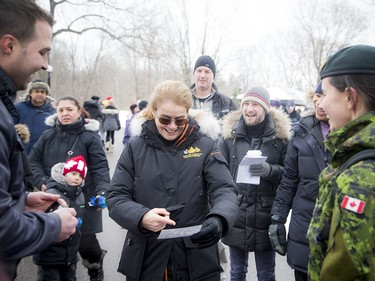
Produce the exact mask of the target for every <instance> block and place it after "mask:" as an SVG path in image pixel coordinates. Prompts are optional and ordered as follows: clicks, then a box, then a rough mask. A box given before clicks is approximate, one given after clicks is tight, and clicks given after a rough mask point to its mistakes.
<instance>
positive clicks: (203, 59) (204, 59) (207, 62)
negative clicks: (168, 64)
mask: <svg viewBox="0 0 375 281" xmlns="http://www.w3.org/2000/svg"><path fill="white" fill-rule="evenodd" d="M200 66H205V67H208V68H209V69H211V71H212V73H213V74H214V77H215V75H216V66H215V62H214V60H213V59H212V58H211V57H210V56H200V57H199V58H198V59H197V61H196V62H195V65H194V71H195V70H196V69H197V68H198V67H200Z"/></svg>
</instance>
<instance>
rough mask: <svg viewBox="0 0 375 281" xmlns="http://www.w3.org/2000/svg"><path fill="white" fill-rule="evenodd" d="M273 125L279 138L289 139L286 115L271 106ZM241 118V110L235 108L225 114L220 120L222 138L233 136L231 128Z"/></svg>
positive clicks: (288, 125)
mask: <svg viewBox="0 0 375 281" xmlns="http://www.w3.org/2000/svg"><path fill="white" fill-rule="evenodd" d="M269 114H270V116H271V119H272V120H273V123H274V125H275V131H276V135H275V136H276V137H277V138H279V139H290V137H291V124H290V120H289V117H288V115H287V114H286V113H285V112H283V111H282V110H280V109H274V108H271V109H270V112H269ZM241 118H242V111H241V110H237V111H234V112H232V113H229V114H228V115H226V116H225V117H224V118H223V120H222V128H223V131H222V133H223V137H224V139H229V138H233V137H234V136H233V129H234V128H235V127H236V125H237V123H238V121H240V119H241Z"/></svg>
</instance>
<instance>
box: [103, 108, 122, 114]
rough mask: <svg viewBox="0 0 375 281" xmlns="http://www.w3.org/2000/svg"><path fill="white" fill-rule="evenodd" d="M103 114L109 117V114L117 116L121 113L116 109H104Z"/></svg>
mask: <svg viewBox="0 0 375 281" xmlns="http://www.w3.org/2000/svg"><path fill="white" fill-rule="evenodd" d="M102 113H103V114H105V115H109V114H112V115H115V114H119V113H120V111H119V110H118V109H115V108H103V109H102Z"/></svg>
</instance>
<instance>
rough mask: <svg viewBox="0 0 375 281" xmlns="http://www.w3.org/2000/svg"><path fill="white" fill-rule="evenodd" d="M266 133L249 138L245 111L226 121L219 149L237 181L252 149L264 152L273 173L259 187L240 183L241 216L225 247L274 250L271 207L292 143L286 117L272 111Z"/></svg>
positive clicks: (276, 111) (233, 115)
mask: <svg viewBox="0 0 375 281" xmlns="http://www.w3.org/2000/svg"><path fill="white" fill-rule="evenodd" d="M265 122H266V125H265V129H264V133H263V135H262V136H261V137H259V138H252V139H249V138H248V137H247V135H246V124H245V121H244V120H243V118H242V113H241V111H236V112H233V113H231V114H230V115H229V116H227V117H225V119H224V122H223V137H222V138H221V139H220V141H219V148H220V150H221V152H222V153H223V155H224V157H225V158H226V160H227V161H228V163H229V169H230V172H231V174H232V176H233V178H234V179H236V178H237V172H238V167H239V164H240V162H241V161H242V159H243V157H244V156H245V155H246V153H247V151H249V150H261V151H262V155H263V156H266V157H267V159H266V162H267V163H268V164H270V165H271V171H270V174H269V175H268V176H267V177H264V178H261V180H260V184H259V185H253V184H245V183H237V187H238V200H239V202H240V208H241V212H240V217H239V219H238V220H237V221H236V223H235V225H234V227H233V228H232V230H231V231H230V232H229V233H228V234H227V235H226V236H225V237H223V239H222V241H223V242H224V244H226V245H228V246H231V247H236V248H239V249H241V250H244V251H246V252H253V251H265V250H270V249H272V247H271V243H270V240H269V237H268V227H269V225H270V224H271V214H270V212H271V207H272V204H273V200H274V198H275V196H276V190H277V187H278V185H279V183H280V180H281V176H282V173H283V166H284V157H285V154H286V150H287V147H288V143H289V137H290V123H289V119H288V117H287V115H286V114H284V113H282V112H281V111H278V110H274V109H271V111H270V113H269V114H266V117H265Z"/></svg>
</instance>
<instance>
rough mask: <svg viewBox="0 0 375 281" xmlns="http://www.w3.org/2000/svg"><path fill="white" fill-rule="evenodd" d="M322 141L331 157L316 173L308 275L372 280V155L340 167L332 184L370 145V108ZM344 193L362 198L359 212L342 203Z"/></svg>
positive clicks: (374, 124) (373, 119)
mask: <svg viewBox="0 0 375 281" xmlns="http://www.w3.org/2000/svg"><path fill="white" fill-rule="evenodd" d="M326 145H327V148H328V149H329V150H330V151H331V152H332V162H331V165H329V166H328V167H327V168H326V169H324V170H323V171H322V173H321V175H320V177H319V199H318V201H317V202H316V205H315V209H314V213H313V217H312V220H311V223H310V227H309V232H308V237H309V244H310V245H309V246H310V257H309V265H308V274H309V278H310V279H309V280H311V281H318V280H321V281H325V280H330V281H335V280H339V281H345V280H362V281H367V280H368V281H370V280H375V258H374V257H375V225H374V224H375V159H368V160H364V161H360V162H358V163H356V164H354V165H352V166H351V167H349V168H348V169H345V170H344V171H343V172H342V173H341V174H340V175H339V176H338V177H337V179H336V184H335V185H333V184H332V182H333V181H332V177H333V176H334V174H335V172H336V171H337V170H338V169H339V167H340V166H341V165H343V164H344V163H345V162H346V161H347V160H348V159H349V158H350V157H351V156H353V155H354V154H356V153H357V152H359V151H361V150H364V149H367V148H375V112H370V113H367V114H365V115H363V116H361V117H360V118H358V119H356V120H354V121H352V122H351V123H349V124H347V125H346V126H344V127H342V128H340V129H337V130H335V131H333V132H331V133H330V134H329V136H328V142H327V144H326ZM332 187H333V188H332ZM345 196H349V197H350V198H355V199H358V200H360V201H357V203H361V202H363V203H365V207H364V209H363V212H362V213H360V211H359V212H354V211H350V210H348V209H347V208H345V207H343V206H342V205H343V204H344V203H345V201H344V200H345ZM346 198H348V197H346ZM346 206H348V205H346ZM357 211H358V210H357Z"/></svg>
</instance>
